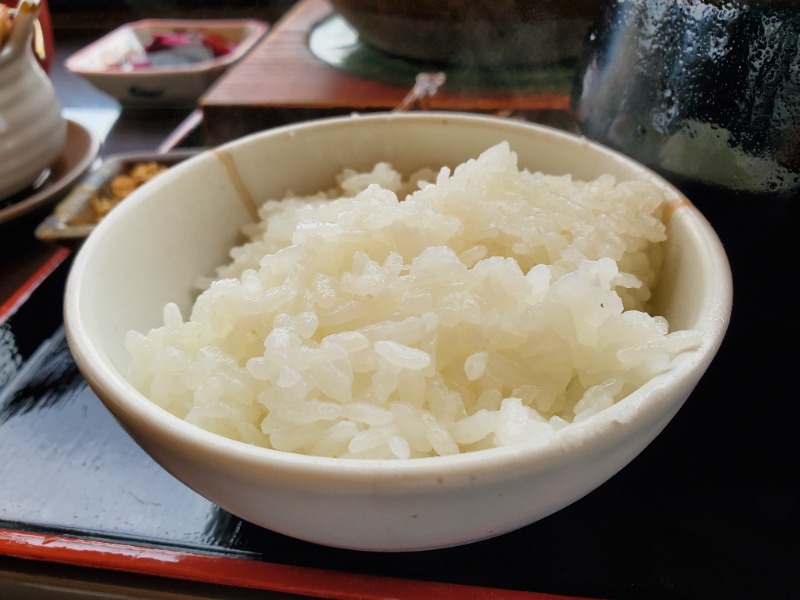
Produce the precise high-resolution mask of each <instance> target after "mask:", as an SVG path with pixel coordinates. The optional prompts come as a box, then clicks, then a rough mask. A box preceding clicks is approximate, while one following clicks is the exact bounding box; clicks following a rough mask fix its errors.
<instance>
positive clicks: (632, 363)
mask: <svg viewBox="0 0 800 600" xmlns="http://www.w3.org/2000/svg"><path fill="white" fill-rule="evenodd" d="M409 189H411V190H412V193H410V195H406V191H407V190H409ZM413 190H415V191H413ZM663 207H664V198H663V196H662V194H661V192H660V190H659V189H658V188H656V187H655V186H654V185H653V184H651V183H648V182H646V181H620V182H618V181H615V179H614V178H613V177H611V176H602V177H600V178H598V179H597V180H594V181H589V182H582V181H575V180H573V179H572V178H571V177H569V176H552V175H546V174H542V173H532V172H528V171H526V170H520V169H519V168H518V166H517V157H516V155H515V154H514V153H513V152H512V151H511V149H510V147H509V145H508V144H507V143H501V144H498V145H497V146H495V147H492V148H490V149H488V150H487V151H486V152H484V153H483V154H482V155H481V156H480V157H478V158H477V159H474V160H470V161H468V162H466V163H464V164H462V165H460V166H459V167H457V168H456V169H455V170H454V171H452V172H451V171H450V170H449V169H446V168H445V169H442V170H441V171H440V172H439V173H438V174H436V173H433V172H429V173H421V174H416V175H414V176H412V177H411V178H410V179H409V180H405V181H404V180H403V178H402V177H401V175H400V174H399V173H397V172H395V171H394V170H393V169H392V167H391V166H390V165H388V164H385V163H380V164H377V165H376V166H375V167H374V169H373V171H372V172H371V173H355V172H352V171H345V172H344V173H342V174H341V176H340V177H339V188H337V189H336V190H332V191H327V192H321V193H319V194H317V195H315V196H312V197H301V198H298V197H287V198H286V199H283V200H270V201H267V202H266V203H265V204H264V205H263V207H262V209H261V213H260V215H261V217H262V220H261V221H260V222H259V223H257V224H252V225H249V226H247V227H246V228H245V233H246V235H247V236H248V238H249V241H248V242H247V243H246V244H244V245H242V246H240V247H237V248H234V249H233V250H232V251H231V257H232V262H231V263H230V264H228V265H225V266H222V267H220V268H219V269H218V272H217V277H216V278H214V279H213V281H212V280H208V281H205V282H204V283H203V285H204V286H207V287H206V289H205V290H204V291H203V293H202V294H201V295H200V296H199V297H198V298H197V300H196V303H195V305H194V307H193V310H192V313H191V316H190V318H189V320H184V318H183V317H182V315H181V314H180V311H179V309H178V307H177V306H176V305H174V304H169V305H167V306H166V308H165V310H164V323H165V324H164V326H162V327H159V328H156V329H153V330H151V331H150V332H149V333H147V334H146V335H143V334H141V333H138V332H130V333H129V334H128V336H127V337H126V346H127V348H128V350H129V352H130V354H131V360H132V362H131V367H130V375H129V376H130V380H131V381H132V382H133V383H134V385H135V386H136V387H137V388H138V389H139V390H140V391H141V392H142V393H143V394H145V395H146V396H148V397H149V398H151V399H152V400H153V401H154V402H156V403H158V404H159V405H160V406H162V407H164V408H165V409H167V410H168V411H170V412H172V413H174V414H175V415H178V416H179V417H181V418H184V419H186V420H187V421H189V422H191V423H194V424H196V425H198V426H200V427H202V428H205V429H207V430H209V431H212V432H216V433H219V434H221V435H224V436H228V437H230V438H233V439H235V440H241V441H244V442H247V443H251V444H256V445H259V446H264V447H270V448H274V449H278V450H284V451H292V452H298V453H304V454H311V455H322V456H335V457H349V458H410V457H425V456H433V455H448V454H455V453H459V452H467V451H473V450H479V449H484V448H491V447H496V446H503V445H508V444H517V443H521V442H525V441H528V440H541V439H545V438H546V437H548V436H552V435H554V434H555V432H556V431H558V430H559V429H561V428H562V427H566V426H568V425H569V423H571V422H575V421H579V420H582V419H585V418H587V417H590V416H591V415H594V414H596V413H597V412H598V411H601V410H603V409H605V408H607V407H609V406H611V405H612V404H613V403H615V402H617V401H619V400H620V399H621V398H623V397H625V396H626V395H628V394H630V393H631V392H632V391H633V390H635V389H637V388H638V387H640V386H641V385H642V384H643V383H645V382H646V381H648V380H649V379H651V378H652V377H654V376H655V375H657V374H658V373H661V372H663V371H665V370H667V369H669V368H670V366H671V362H672V360H673V359H674V357H675V356H676V355H677V354H678V353H680V352H684V351H687V350H690V349H692V348H695V347H696V346H697V345H698V344H699V336H698V333H697V332H693V331H679V332H669V331H668V324H667V322H666V321H665V319H664V318H661V317H654V316H651V315H649V314H648V313H647V312H645V309H646V305H647V301H648V299H649V297H650V291H651V289H652V287H653V285H654V284H655V281H656V278H657V275H658V270H659V266H660V259H661V246H660V245H661V242H663V241H664V239H665V237H666V234H665V227H664V224H663V223H662V221H661V213H662V210H663Z"/></svg>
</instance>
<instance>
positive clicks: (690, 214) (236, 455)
mask: <svg viewBox="0 0 800 600" xmlns="http://www.w3.org/2000/svg"><path fill="white" fill-rule="evenodd" d="M359 120H361V122H362V123H364V122H372V121H390V120H399V121H405V120H421V121H429V120H430V121H441V120H444V121H451V122H471V123H472V124H473V125H479V126H487V127H492V128H496V127H497V126H498V125H502V124H503V123H505V126H506V127H510V128H512V129H520V128H525V129H529V130H531V131H533V132H536V131H538V132H539V134H541V135H544V136H547V137H549V138H553V137H557V138H561V139H562V141H565V142H566V143H570V144H581V145H586V146H588V147H590V148H591V149H592V150H593V151H594V152H601V153H603V154H606V155H609V156H610V157H612V158H613V159H614V160H616V161H622V162H624V163H626V164H627V165H628V166H629V167H630V168H632V169H633V171H634V172H636V173H640V174H642V175H644V176H646V177H648V178H651V179H652V180H654V181H656V183H657V184H658V185H659V186H661V187H662V188H663V189H664V190H665V192H667V195H668V196H669V197H670V200H669V203H670V206H671V210H670V216H669V218H670V219H674V218H680V219H688V220H689V223H690V225H691V228H692V230H693V235H695V236H696V237H697V236H699V237H700V241H701V242H702V244H703V245H704V246H705V248H703V249H704V250H705V252H704V254H705V255H706V256H707V257H708V258H709V260H710V268H709V272H710V273H711V274H712V275H713V278H714V281H713V282H711V285H710V286H709V288H710V289H713V290H714V291H715V296H714V298H713V302H712V301H711V300H712V298H709V300H708V301H707V302H705V303H704V305H703V310H702V311H701V317H702V318H701V319H699V321H700V322H701V323H702V324H703V326H704V331H705V332H706V335H704V336H703V340H702V342H701V346H700V347H699V348H698V349H697V350H695V351H692V352H689V353H683V354H681V355H680V356H678V357H677V358H676V360H675V362H674V364H673V367H672V368H671V369H670V370H669V371H667V372H665V373H662V374H660V375H657V376H656V377H655V378H653V379H651V380H650V381H648V382H646V383H645V384H644V385H643V386H642V387H640V388H639V389H637V390H635V391H634V392H633V393H632V394H630V395H629V396H627V397H625V398H623V399H621V400H620V401H619V402H617V403H615V404H614V405H613V406H611V407H609V408H607V409H604V410H603V411H600V412H599V413H597V414H595V415H593V416H591V417H589V418H587V419H585V420H582V421H579V422H574V423H571V424H570V425H569V426H568V427H565V428H564V429H561V430H559V431H557V432H556V433H555V434H554V435H553V436H551V437H548V438H546V439H545V440H537V441H533V442H531V443H522V444H516V445H511V446H503V447H497V448H489V449H485V450H478V451H471V452H465V453H460V454H456V455H450V456H432V457H422V458H413V459H406V460H403V459H363V458H338V457H323V456H311V455H304V454H300V453H295V452H286V451H281V450H275V449H272V448H263V447H258V446H255V445H252V444H248V443H245V442H240V441H236V440H232V439H230V438H227V437H224V436H222V435H219V434H215V433H212V432H209V431H207V430H205V429H202V428H200V427H198V426H196V425H193V424H191V423H189V422H187V421H184V420H183V419H181V418H180V417H177V416H175V415H173V414H172V413H170V412H168V411H167V410H166V409H163V408H161V407H160V406H158V405H156V404H155V403H154V402H152V401H151V400H149V399H148V398H147V397H145V396H144V395H143V394H142V393H141V392H139V391H138V390H136V389H135V388H134V387H133V385H132V384H130V383H129V382H128V381H127V380H126V379H125V377H124V374H122V373H119V372H118V371H117V370H116V368H112V367H111V366H110V365H109V364H108V363H107V361H106V360H105V359H104V358H103V355H102V352H101V351H100V350H99V349H98V348H97V346H96V345H95V343H94V342H92V340H91V338H90V337H89V336H88V334H87V331H86V327H85V325H84V323H83V320H82V317H81V314H80V311H79V310H78V308H77V307H78V306H80V304H81V299H80V297H81V293H82V288H81V281H83V280H84V276H83V274H84V272H85V270H86V268H87V263H88V261H89V260H90V258H91V254H92V253H93V252H94V251H96V250H95V247H96V246H100V245H101V243H102V240H103V238H104V236H105V235H107V230H108V231H111V230H113V227H114V223H116V222H117V221H118V220H120V219H121V218H123V217H124V213H125V212H126V211H127V210H134V209H135V204H136V202H135V198H136V197H138V196H140V195H141V194H142V191H141V190H142V188H140V190H137V191H136V192H134V193H133V194H131V196H130V197H129V198H128V199H127V203H125V204H122V205H120V207H118V209H117V212H116V213H110V214H109V216H108V217H107V218H106V219H104V220H103V221H101V222H100V224H99V225H98V226H97V227H96V228H95V230H94V231H93V232H92V234H91V235H89V236H88V237H87V239H86V240H85V241H84V243H83V245H82V247H81V248H80V250H79V251H78V253H77V256H76V257H75V259H74V262H73V264H72V266H71V270H70V273H69V276H68V279H67V286H66V291H65V305H64V323H65V332H66V336H67V340H68V342H69V345H70V347H71V349H72V352H73V354H74V358H75V360H76V363H77V364H78V366H79V367H80V370H81V371H83V372H84V373H85V376H86V378H87V381H88V382H89V383H90V385H91V386H92V387H94V388H96V390H99V392H100V393H98V395H99V396H100V397H101V399H102V401H103V402H104V404H106V405H107V407H108V408H109V409H110V410H111V412H112V413H114V414H115V415H117V416H118V417H119V416H122V415H123V414H124V417H125V419H120V420H123V421H125V420H127V419H134V420H136V421H137V422H138V423H139V424H146V426H147V427H148V429H149V430H151V431H155V432H157V435H158V436H160V437H161V439H163V440H168V441H169V442H170V443H171V444H172V445H173V446H174V447H180V448H182V450H181V452H192V453H198V454H202V455H203V456H204V457H205V458H207V459H208V460H212V461H213V460H217V461H231V460H233V461H235V462H236V463H237V465H238V466H239V467H241V468H245V469H247V470H249V471H254V472H257V473H260V474H266V473H269V474H273V475H275V474H278V473H281V474H283V475H290V476H292V477H302V476H313V477H314V480H315V481H317V482H319V483H322V482H324V481H332V480H335V481H337V482H338V483H342V482H343V481H344V482H351V483H354V484H355V483H361V484H363V483H365V482H375V481H381V482H382V484H386V485H389V486H392V485H394V484H393V483H392V482H396V485H406V484H408V483H409V482H421V481H426V480H430V478H431V477H436V476H439V475H441V474H442V473H446V474H447V477H448V478H449V479H459V478H463V479H464V480H466V479H468V478H469V477H470V476H471V475H472V474H474V473H477V472H480V473H481V474H484V475H489V476H492V473H494V476H497V477H502V476H507V475H509V474H512V473H514V472H518V471H524V472H530V471H531V470H532V469H534V468H535V469H546V470H550V469H553V468H557V465H558V464H560V463H561V462H562V461H564V460H567V457H568V456H570V455H571V454H572V453H573V452H575V451H577V452H594V451H595V446H596V445H597V443H610V444H615V443H622V441H623V438H622V437H621V436H623V434H624V432H625V431H626V429H627V428H628V426H630V424H631V423H632V422H634V421H638V420H642V419H654V422H653V423H652V424H653V425H654V426H658V423H656V421H659V420H661V421H663V423H661V425H660V426H659V429H658V430H659V431H660V428H661V427H663V426H665V425H666V424H667V422H668V421H669V420H670V419H671V418H672V416H673V415H674V413H675V412H677V410H678V409H679V408H680V406H681V405H682V403H683V402H681V403H679V404H677V405H676V406H674V407H673V410H672V412H671V414H669V415H668V417H667V418H666V420H664V418H663V413H664V411H663V410H661V409H662V408H663V404H665V403H666V404H670V403H671V402H673V400H672V399H671V398H670V397H669V393H670V392H671V391H672V388H674V387H680V385H681V383H682V382H683V381H685V380H692V381H693V382H694V384H696V383H697V381H699V379H700V377H701V376H702V374H703V373H704V371H705V370H706V368H707V366H708V364H709V362H710V361H711V359H712V358H713V356H714V355H715V354H716V352H717V350H718V349H719V346H720V345H721V343H722V340H723V338H724V335H725V332H726V330H727V326H728V322H729V320H730V314H731V308H732V295H733V290H732V280H731V273H730V266H729V263H728V259H727V255H726V254H725V250H724V247H723V246H722V243H721V241H720V240H719V238H718V237H717V235H716V232H715V230H714V229H713V227H712V226H711V225H710V223H709V222H708V221H707V220H706V218H705V217H704V216H703V214H702V213H701V212H700V211H699V209H697V208H696V207H695V206H694V205H693V204H692V203H691V201H689V200H688V199H687V198H686V197H685V196H684V195H683V194H682V193H681V192H679V191H678V190H677V188H675V187H674V186H673V185H672V184H670V183H669V182H667V181H666V180H665V179H664V178H663V177H661V176H659V175H658V174H656V173H654V172H653V171H651V170H650V169H648V168H647V167H645V166H643V165H641V164H640V163H638V162H636V161H634V160H633V159H631V158H629V157H627V156H625V155H623V154H621V153H619V152H617V151H615V150H612V149H610V148H608V147H605V146H602V145H600V144H598V143H595V142H592V141H590V140H588V139H586V138H585V137H583V136H580V135H576V134H572V133H568V132H565V131H563V130H559V129H556V128H553V127H550V126H547V125H541V124H537V123H531V122H522V121H514V120H510V119H504V118H501V117H494V116H490V115H476V114H473V113H459V112H449V111H447V112H445V111H441V112H440V111H427V112H408V113H398V112H389V113H367V114H363V115H362V114H352V115H348V116H335V117H327V118H322V119H315V120H312V121H304V122H301V123H293V124H289V125H283V126H279V127H275V128H272V129H269V130H265V131H259V132H254V133H252V134H248V135H246V136H244V137H241V138H238V139H235V140H231V141H229V142H226V143H225V144H222V145H221V146H219V147H217V148H216V149H209V150H206V151H203V152H201V153H199V154H197V155H195V156H192V157H190V158H188V159H186V160H185V161H183V162H181V163H180V164H178V165H176V166H175V167H173V168H172V169H170V171H168V172H167V173H165V174H164V175H163V176H162V177H161V181H162V183H165V182H166V180H167V178H178V177H181V176H182V174H183V172H184V171H186V170H188V169H191V168H192V166H193V165H195V164H199V163H200V161H204V160H210V159H211V158H210V155H211V154H213V153H215V152H227V151H229V150H230V149H232V148H237V147H241V146H243V145H246V144H250V143H253V142H257V141H259V140H260V139H262V138H273V137H280V136H296V135H302V134H303V132H309V131H312V132H313V131H314V130H318V129H319V128H325V127H342V126H344V127H349V126H351V125H350V124H357V123H359ZM144 193H146V191H145V192H144ZM132 200H133V202H132ZM691 387H692V389H693V387H694V385H692V386H691ZM690 392H691V390H690ZM109 398H110V399H109ZM129 431H130V430H129ZM656 433H657V432H656ZM648 442H649V440H648ZM500 467H502V468H500ZM520 467H522V468H521V469H520Z"/></svg>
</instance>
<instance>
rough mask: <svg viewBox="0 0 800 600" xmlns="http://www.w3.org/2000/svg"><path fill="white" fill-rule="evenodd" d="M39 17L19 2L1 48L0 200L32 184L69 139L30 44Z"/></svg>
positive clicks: (59, 104) (56, 99)
mask: <svg viewBox="0 0 800 600" xmlns="http://www.w3.org/2000/svg"><path fill="white" fill-rule="evenodd" d="M37 13H38V6H34V7H31V6H30V5H27V4H23V5H22V6H21V7H20V12H19V13H18V15H17V17H16V18H15V21H14V28H13V30H12V34H11V37H10V38H9V40H8V42H7V44H6V45H5V46H4V47H3V49H2V50H0V199H3V198H7V197H8V196H10V195H12V194H15V193H17V192H19V191H21V190H23V189H25V188H26V187H28V186H30V185H31V184H33V183H34V182H35V181H36V179H37V178H38V177H39V176H40V175H42V173H43V171H44V170H45V169H46V168H47V167H48V166H49V165H50V164H52V162H53V161H54V160H55V159H56V157H58V155H59V153H60V152H61V150H62V148H63V147H64V144H65V143H66V139H67V122H66V120H65V119H64V117H63V116H62V115H61V103H60V101H59V100H58V97H57V96H56V93H55V90H54V88H53V85H52V83H51V82H50V79H49V78H48V77H47V75H46V74H45V72H44V71H43V70H42V68H41V66H40V65H39V63H38V62H37V61H36V58H35V56H34V53H33V48H32V45H31V36H32V31H33V23H34V21H35V19H36V15H37Z"/></svg>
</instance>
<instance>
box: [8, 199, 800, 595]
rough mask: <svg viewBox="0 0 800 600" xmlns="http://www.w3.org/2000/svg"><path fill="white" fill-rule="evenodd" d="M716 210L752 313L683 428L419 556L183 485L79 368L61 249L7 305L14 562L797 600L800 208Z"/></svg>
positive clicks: (279, 584) (465, 591)
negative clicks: (549, 505)
mask: <svg viewBox="0 0 800 600" xmlns="http://www.w3.org/2000/svg"><path fill="white" fill-rule="evenodd" d="M704 201H705V204H703V203H700V202H699V201H698V204H699V206H700V207H701V209H704V210H705V211H706V214H707V215H708V217H709V220H711V221H712V224H713V225H714V226H715V227H716V228H717V231H718V232H719V234H720V237H721V238H722V240H723V242H724V243H725V245H726V248H727V249H728V253H729V257H730V260H731V264H732V268H733V274H734V287H735V293H734V314H733V318H732V321H731V326H730V329H729V332H728V336H727V337H726V340H725V342H724V343H723V346H722V348H721V350H720V352H719V354H718V357H717V359H716V360H715V361H714V363H713V364H712V366H711V368H710V370H709V371H708V372H707V374H706V376H705V377H704V378H703V380H702V381H701V382H700V384H699V385H698V387H697V388H696V390H695V391H694V393H693V394H692V396H691V397H690V398H689V400H688V401H687V403H686V404H685V405H684V407H683V408H682V409H681V411H680V412H679V413H678V415H677V416H676V418H675V419H674V420H673V421H672V422H671V423H670V424H669V425H668V426H667V428H666V429H665V431H664V432H663V433H662V434H661V435H660V436H659V437H658V438H657V439H656V440H655V441H654V442H653V443H652V444H651V445H650V446H649V447H648V448H647V449H646V450H645V451H644V452H643V453H642V454H641V455H639V456H638V457H637V458H636V459H635V460H634V461H633V462H632V463H631V464H630V465H629V466H628V467H626V468H625V469H623V471H622V472H620V473H619V474H618V475H616V476H615V477H613V478H612V479H611V480H610V481H608V482H607V483H606V484H604V485H602V486H601V487H600V488H599V489H597V490H595V491H594V492H592V493H590V494H589V495H587V496H586V497H584V498H583V499H581V500H580V501H578V502H576V503H575V504H573V505H571V506H569V507H567V508H565V509H563V510H561V511H559V512H558V513H556V514H554V515H552V516H550V517H548V518H546V519H543V520H542V521H539V522H537V523H534V524H532V525H530V526H528V527H526V528H524V529H521V530H519V531H516V532H513V533H509V534H506V535H503V536H501V537H498V538H495V539H492V540H487V541H484V542H479V543H475V544H471V545H467V546H461V547H457V548H451V549H445V550H436V551H428V552H416V553H405V554H403V553H397V554H394V553H392V554H381V553H367V552H356V551H346V550H339V549H332V548H326V547H322V546H316V545H313V544H309V543H306V542H301V541H297V540H294V539H290V538H287V537H284V536H282V535H278V534H276V533H273V532H270V531H267V530H265V529H262V528H260V527H257V526H255V525H252V524H250V523H248V522H245V521H242V520H241V519H238V518H236V517H234V516H232V515H231V514H229V513H227V512H225V511H223V510H221V509H220V508H218V507H216V506H215V505H214V504H212V503H210V502H209V501H207V500H205V499H204V498H202V497H200V496H198V495H197V494H195V493H194V492H192V491H191V490H189V489H188V488H186V487H185V486H183V485H182V484H181V483H179V482H178V481H177V480H175V479H173V478H172V477H171V476H170V475H168V474H167V473H166V472H165V471H163V470H162V469H161V468H160V467H159V466H158V465H157V464H156V463H155V462H153V461H152V460H151V459H150V458H149V457H148V456H147V455H146V454H144V452H143V451H142V450H140V449H139V447H138V446H136V445H135V443H134V442H133V441H132V440H131V439H130V438H129V437H128V436H127V434H126V433H125V432H124V430H123V429H122V428H121V427H120V426H119V425H118V424H117V423H116V422H115V421H114V419H113V418H112V417H111V416H110V413H108V412H107V411H106V409H105V407H104V406H103V405H102V403H101V402H100V400H99V399H98V398H97V397H96V396H95V395H94V394H93V393H92V392H91V390H90V389H89V388H88V386H87V384H86V383H85V381H84V380H83V378H82V376H81V375H80V373H79V372H78V370H77V368H76V366H75V364H74V362H73V361H72V357H71V354H70V352H69V348H68V346H67V343H66V340H65V337H64V330H63V325H62V321H61V310H62V295H63V287H64V282H65V279H66V276H67V273H68V269H69V266H70V258H71V253H69V252H66V251H64V250H56V251H54V256H53V258H52V259H51V260H50V261H49V265H50V266H49V267H48V269H47V270H46V271H45V272H44V274H43V276H42V277H39V278H34V279H32V280H30V281H28V282H27V283H26V284H25V286H23V287H24V289H20V290H19V291H18V292H17V293H16V294H15V295H14V298H13V301H5V303H3V301H2V300H0V482H1V483H0V556H9V557H15V558H22V559H30V560H35V561H45V562H47V561H51V562H54V563H66V564H79V565H83V566H89V567H94V568H98V569H106V570H110V571H115V570H117V571H127V572H133V573H141V574H149V575H156V576H158V577H167V578H176V579H182V580H192V581H199V582H209V583H214V584H223V585H229V586H242V587H248V588H257V589H262V590H277V591H282V592H285V593H292V594H301V595H306V596H317V597H338V598H372V597H374V598H378V597H396V598H424V597H429V598H470V597H473V598H500V597H529V598H542V599H544V598H554V597H568V596H569V597H576V596H580V597H591V598H651V599H657V598H725V599H726V600H730V599H735V598H742V599H748V600H749V599H751V598H771V599H773V600H775V599H780V598H787V599H788V598H797V597H798V590H800V579H798V575H797V569H796V566H797V561H798V559H800V527H798V524H800V519H799V518H798V507H800V492H798V482H797V480H798V476H797V473H798V471H799V470H800V469H798V466H800V452H799V451H800V441H799V440H800V434H798V424H800V408H799V405H800V402H799V401H798V395H797V379H798V376H797V373H798V369H797V368H796V366H795V365H796V362H797V350H796V345H793V344H794V343H795V340H796V339H797V331H798V326H797V310H798V308H797V302H796V300H795V296H794V292H793V291H791V290H792V289H793V286H791V285H790V282H791V280H792V279H793V278H795V277H796V275H797V261H796V258H795V254H796V246H797V240H796V237H794V233H793V232H794V231H795V230H796V228H797V226H798V209H797V204H798V203H797V202H788V203H784V204H781V205H780V206H769V205H762V204H755V203H751V202H749V201H748V202H744V201H741V202H739V201H737V202H735V203H734V202H730V203H725V202H723V199H722V198H718V199H716V200H715V199H709V198H706V199H704ZM798 202H800V200H798ZM465 586H468V587H465Z"/></svg>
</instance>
